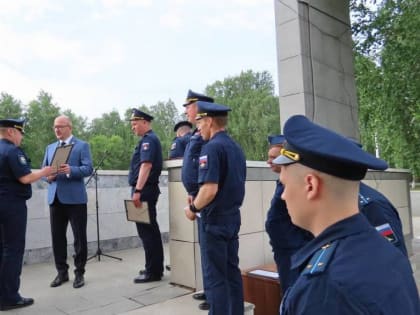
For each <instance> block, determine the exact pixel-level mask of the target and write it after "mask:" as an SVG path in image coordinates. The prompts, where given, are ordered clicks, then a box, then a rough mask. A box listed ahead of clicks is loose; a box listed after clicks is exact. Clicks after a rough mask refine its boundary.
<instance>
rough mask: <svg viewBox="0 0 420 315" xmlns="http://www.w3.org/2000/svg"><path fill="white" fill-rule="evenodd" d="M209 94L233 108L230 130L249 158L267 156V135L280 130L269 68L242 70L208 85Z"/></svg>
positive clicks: (263, 157)
mask: <svg viewBox="0 0 420 315" xmlns="http://www.w3.org/2000/svg"><path fill="white" fill-rule="evenodd" d="M206 94H208V95H211V96H214V98H215V100H216V102H220V103H222V104H226V105H228V106H229V107H230V108H232V111H231V112H230V113H229V123H228V130H229V133H230V135H231V136H232V137H233V138H234V139H235V140H236V141H237V142H238V143H239V144H240V145H241V147H242V149H243V150H244V152H245V155H246V158H247V159H248V160H265V159H266V155H267V136H268V135H270V134H278V133H280V123H279V121H280V113H279V111H280V110H279V100H278V97H276V96H275V95H274V82H273V79H272V77H271V75H270V74H269V73H268V72H267V71H264V72H261V73H258V72H257V73H255V72H253V71H251V70H248V71H246V72H241V74H240V75H239V76H236V77H229V78H226V79H224V80H223V81H216V82H215V83H213V84H211V85H209V86H207V88H206Z"/></svg>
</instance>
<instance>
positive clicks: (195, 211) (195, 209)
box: [190, 203, 200, 213]
mask: <svg viewBox="0 0 420 315" xmlns="http://www.w3.org/2000/svg"><path fill="white" fill-rule="evenodd" d="M190 210H191V212H194V213H197V212H200V210H198V209H197V208H196V207H195V206H194V204H193V203H192V204H190Z"/></svg>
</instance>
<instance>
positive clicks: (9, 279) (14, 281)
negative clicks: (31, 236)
mask: <svg viewBox="0 0 420 315" xmlns="http://www.w3.org/2000/svg"><path fill="white" fill-rule="evenodd" d="M26 220H27V208H26V201H25V200H14V201H7V202H6V201H2V202H1V201H0V304H15V303H16V302H18V301H19V300H20V299H21V296H20V295H19V292H18V291H19V285H20V274H21V272H22V263H23V254H24V252H25V235H26Z"/></svg>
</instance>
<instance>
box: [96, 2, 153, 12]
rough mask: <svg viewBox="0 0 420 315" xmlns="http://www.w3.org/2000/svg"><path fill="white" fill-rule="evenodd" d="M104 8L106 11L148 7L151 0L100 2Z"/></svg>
mask: <svg viewBox="0 0 420 315" xmlns="http://www.w3.org/2000/svg"><path fill="white" fill-rule="evenodd" d="M101 3H102V5H103V7H104V8H106V9H108V10H115V9H122V8H130V7H131V8H133V7H149V6H151V5H152V3H153V2H152V0H101Z"/></svg>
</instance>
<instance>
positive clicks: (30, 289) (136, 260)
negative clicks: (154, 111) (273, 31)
mask: <svg viewBox="0 0 420 315" xmlns="http://www.w3.org/2000/svg"><path fill="white" fill-rule="evenodd" d="M413 227H414V238H413V242H412V244H413V255H412V256H411V257H410V261H411V263H412V266H413V271H414V276H415V278H416V282H417V286H418V288H419V289H420V217H413ZM164 248H165V257H169V251H168V244H165V246H164ZM109 254H111V255H113V256H117V257H121V258H122V259H123V260H122V261H118V260H115V259H112V258H108V257H106V256H101V260H100V261H98V259H97V258H94V259H91V260H89V261H88V264H87V266H86V270H87V271H86V286H84V287H82V288H80V289H73V287H72V280H73V275H71V279H70V281H69V282H67V283H65V284H63V285H62V286H60V287H57V288H50V286H49V283H50V282H51V281H52V279H53V278H54V277H55V274H56V273H55V269H54V266H53V264H52V263H41V264H31V265H25V266H24V267H23V273H22V277H21V280H22V283H21V294H22V295H23V296H25V297H32V298H34V299H35V304H34V305H32V306H30V307H27V308H23V309H20V310H17V311H16V310H14V311H9V312H7V314H28V315H29V314H30V315H38V314H39V315H63V314H77V315H80V314H90V315H91V314H93V315H95V314H98V315H99V314H101V315H108V314H127V315H128V314H129V315H155V314H156V315H158V314H159V315H200V314H201V315H204V314H207V313H206V312H204V311H200V310H199V309H198V304H199V302H198V301H195V300H193V299H192V297H191V295H192V293H193V292H192V291H191V290H189V289H187V288H183V287H179V286H174V285H171V284H170V283H169V274H168V272H166V274H165V276H164V278H163V280H162V281H160V282H152V283H148V284H134V283H133V278H134V276H136V274H137V273H138V270H139V269H140V268H141V266H143V265H144V254H143V250H142V249H129V250H123V251H117V252H112V253H109ZM165 264H170V262H169V261H168V260H166V261H165ZM248 307H250V306H249V305H248ZM246 314H252V311H250V310H249V311H248V313H246Z"/></svg>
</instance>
